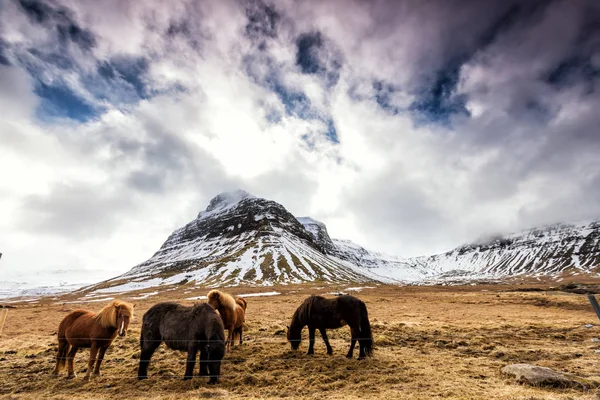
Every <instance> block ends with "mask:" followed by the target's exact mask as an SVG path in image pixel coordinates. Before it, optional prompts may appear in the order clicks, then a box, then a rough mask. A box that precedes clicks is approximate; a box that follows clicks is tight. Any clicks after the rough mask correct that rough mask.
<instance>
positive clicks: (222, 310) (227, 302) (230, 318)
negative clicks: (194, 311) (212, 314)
mask: <svg viewBox="0 0 600 400" xmlns="http://www.w3.org/2000/svg"><path fill="white" fill-rule="evenodd" d="M206 297H207V299H208V304H210V306H211V307H212V308H214V309H215V310H217V311H218V312H219V315H220V316H221V319H222V320H223V325H224V326H225V329H227V347H226V349H227V351H230V350H231V344H232V343H233V331H234V329H235V326H236V320H237V311H236V309H237V308H239V306H238V305H237V303H236V302H235V300H234V299H233V297H231V295H229V294H227V293H225V292H221V291H220V290H216V289H215V290H211V291H210V292H208V295H207V296H206Z"/></svg>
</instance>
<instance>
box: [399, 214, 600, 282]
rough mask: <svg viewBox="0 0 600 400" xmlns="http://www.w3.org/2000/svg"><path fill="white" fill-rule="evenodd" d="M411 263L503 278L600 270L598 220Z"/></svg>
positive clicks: (453, 272)
mask: <svg viewBox="0 0 600 400" xmlns="http://www.w3.org/2000/svg"><path fill="white" fill-rule="evenodd" d="M411 263H413V264H415V265H419V266H421V267H423V268H427V269H428V270H430V271H431V273H433V274H434V275H438V276H453V275H463V276H467V277H468V276H475V275H476V276H478V277H481V276H484V277H506V276H516V275H530V276H542V275H547V276H550V275H560V274H564V273H572V274H581V273H594V272H598V270H600V221H596V222H592V223H589V224H583V225H566V224H556V225H551V226H547V227H544V228H535V229H530V230H526V231H523V232H520V233H515V234H511V235H506V236H502V237H496V238H494V239H491V240H488V241H486V242H482V243H474V244H470V245H465V246H461V247H458V248H456V249H454V250H452V251H449V252H447V253H444V254H438V255H434V256H430V257H418V258H415V259H413V260H411Z"/></svg>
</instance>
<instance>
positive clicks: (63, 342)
mask: <svg viewBox="0 0 600 400" xmlns="http://www.w3.org/2000/svg"><path fill="white" fill-rule="evenodd" d="M70 349H71V345H69V342H67V339H58V354H57V355H56V357H57V358H58V367H59V368H63V367H64V366H65V364H66V362H67V355H68V354H69V350H70Z"/></svg>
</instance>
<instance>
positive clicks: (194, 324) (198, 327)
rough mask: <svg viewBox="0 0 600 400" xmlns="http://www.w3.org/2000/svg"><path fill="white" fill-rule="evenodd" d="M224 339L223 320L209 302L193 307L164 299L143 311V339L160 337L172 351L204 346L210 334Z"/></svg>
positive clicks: (158, 338)
mask: <svg viewBox="0 0 600 400" xmlns="http://www.w3.org/2000/svg"><path fill="white" fill-rule="evenodd" d="M219 327H220V330H221V335H222V339H223V340H224V337H225V334H224V333H223V322H221V318H220V317H219V315H218V314H217V313H216V312H215V310H213V308H212V307H210V306H209V305H208V304H206V303H202V304H197V305H194V306H192V307H186V306H182V305H180V304H177V303H171V302H165V303H159V304H156V305H154V306H153V307H151V308H150V309H149V310H148V311H147V312H146V314H144V317H143V321H142V337H143V339H144V340H161V341H164V342H165V344H166V345H167V347H169V348H170V349H173V350H179V351H188V350H189V349H190V346H192V347H193V346H201V345H202V344H203V343H207V341H208V340H210V339H211V337H214V336H215V332H214V331H215V329H216V331H217V332H216V336H217V337H218V336H219V332H218V331H219Z"/></svg>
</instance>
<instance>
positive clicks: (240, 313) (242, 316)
mask: <svg viewBox="0 0 600 400" xmlns="http://www.w3.org/2000/svg"><path fill="white" fill-rule="evenodd" d="M235 302H236V304H237V307H236V309H235V312H236V314H237V315H236V319H235V327H234V328H233V341H234V342H235V335H240V346H241V345H242V343H243V339H242V336H244V335H243V333H244V322H246V308H248V302H247V301H246V299H244V298H242V297H238V298H237V299H235Z"/></svg>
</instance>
